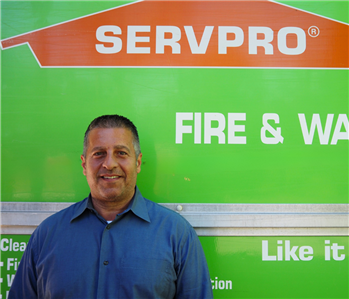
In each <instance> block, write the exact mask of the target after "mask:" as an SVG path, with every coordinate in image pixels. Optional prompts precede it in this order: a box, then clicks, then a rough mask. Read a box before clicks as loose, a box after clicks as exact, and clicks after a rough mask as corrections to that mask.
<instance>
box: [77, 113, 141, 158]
mask: <svg viewBox="0 0 349 299" xmlns="http://www.w3.org/2000/svg"><path fill="white" fill-rule="evenodd" d="M97 128H104V129H109V128H125V129H129V130H130V131H131V132H132V135H133V142H132V143H133V147H134V150H135V152H136V158H137V157H138V156H139V154H140V153H141V147H140V144H139V136H138V132H137V128H136V126H135V125H134V124H133V122H132V121H130V120H129V119H128V118H126V117H124V116H121V115H118V114H111V115H102V116H99V117H97V118H95V119H94V120H93V121H92V122H91V123H90V124H89V126H88V127H87V130H86V132H85V136H84V150H83V153H82V154H83V156H84V157H86V151H87V147H88V135H89V133H90V131H91V130H93V129H97Z"/></svg>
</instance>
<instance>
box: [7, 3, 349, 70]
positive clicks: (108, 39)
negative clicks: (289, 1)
mask: <svg viewBox="0 0 349 299" xmlns="http://www.w3.org/2000/svg"><path fill="white" fill-rule="evenodd" d="M348 28H349V27H348V24H345V23H342V22H339V21H335V20H331V19H328V18H325V17H321V16H318V15H314V14H311V13H308V12H305V11H301V10H298V9H295V8H292V7H288V6H285V5H282V4H279V3H275V2H271V1H140V2H136V3H133V4H129V5H125V6H122V7H117V8H114V9H110V10H107V11H102V12H99V13H95V14H92V15H88V16H85V17H82V18H78V19H74V20H71V21H67V22H63V23H60V24H57V25H53V26H49V27H46V28H42V29H39V30H36V31H32V32H29V33H26V34H22V35H18V36H15V37H12V38H7V39H4V40H2V41H1V46H2V48H3V49H7V48H10V47H14V46H18V45H21V44H25V43H26V44H28V45H29V47H30V48H31V50H32V52H33V54H34V55H35V57H36V59H37V61H38V63H39V64H40V66H41V67H152V66H153V67H271V68H348V33H349V31H348Z"/></svg>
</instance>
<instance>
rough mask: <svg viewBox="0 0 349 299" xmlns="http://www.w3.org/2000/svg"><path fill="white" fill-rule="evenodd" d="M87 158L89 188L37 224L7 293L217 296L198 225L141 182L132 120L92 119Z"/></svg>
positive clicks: (13, 298) (17, 298)
mask: <svg viewBox="0 0 349 299" xmlns="http://www.w3.org/2000/svg"><path fill="white" fill-rule="evenodd" d="M81 160H82V167H83V173H84V175H85V176H86V179H87V182H88V185H89V187H90V191H91V193H90V195H89V196H88V197H87V198H85V199H84V200H83V201H80V202H78V203H76V204H74V205H72V206H70V207H69V208H67V209H65V210H62V211H60V212H58V213H56V214H55V215H53V216H51V217H49V218H47V219H46V220H44V221H43V222H42V223H41V224H40V226H39V227H38V228H37V229H36V230H35V232H34V233H33V235H32V236H31V238H30V241H29V243H28V246H27V249H26V252H25V253H24V255H23V258H22V260H21V263H20V266H19V268H18V271H17V273H16V275H15V278H14V281H13V283H12V286H11V289H10V292H9V297H8V298H9V299H23V298H26V299H30V298H44V299H62V298H65V299H69V298H71V299H90V298H91V299H92V298H98V299H108V298H110V299H116V298H121V299H126V298H145V299H150V298H156V299H158V298H160V299H161V298H192V299H206V298H208V299H209V298H212V287H211V281H210V277H209V273H208V269H207V264H206V260H205V257H204V253H203V250H202V247H201V245H200V242H199V239H198V237H197V235H196V234H195V231H194V229H193V228H192V227H191V226H190V224H189V223H188V222H187V221H186V220H185V219H184V218H182V217H181V216H180V215H179V214H177V213H176V212H173V211H171V210H168V209H166V208H164V207H162V206H160V205H158V204H156V203H154V202H152V201H150V200H147V199H146V198H144V197H143V196H142V195H141V193H140V191H139V189H138V188H137V186H136V181H137V175H138V173H139V172H140V171H141V161H142V154H141V150H140V145H139V138H138V133H137V129H136V127H135V126H134V125H133V123H132V122H131V121H130V120H128V119H127V118H125V117H123V116H119V115H104V116H100V117H98V118H96V119H94V120H93V121H92V122H91V124H90V125H89V127H88V129H87V131H86V133H85V138H84V150H83V154H82V155H81Z"/></svg>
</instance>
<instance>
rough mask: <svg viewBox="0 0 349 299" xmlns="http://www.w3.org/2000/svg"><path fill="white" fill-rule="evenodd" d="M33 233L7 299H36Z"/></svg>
mask: <svg viewBox="0 0 349 299" xmlns="http://www.w3.org/2000/svg"><path fill="white" fill-rule="evenodd" d="M34 239H35V233H34V234H33V235H32V236H31V238H30V240H29V242H28V245H27V247H26V250H25V252H24V254H23V257H22V259H21V261H20V263H19V266H18V270H17V272H16V274H15V277H14V279H13V282H12V285H11V288H10V291H9V294H8V297H7V298H8V299H23V298H25V299H37V298H38V296H37V283H36V282H37V273H36V266H35V260H36V254H35V247H36V246H35V240H34Z"/></svg>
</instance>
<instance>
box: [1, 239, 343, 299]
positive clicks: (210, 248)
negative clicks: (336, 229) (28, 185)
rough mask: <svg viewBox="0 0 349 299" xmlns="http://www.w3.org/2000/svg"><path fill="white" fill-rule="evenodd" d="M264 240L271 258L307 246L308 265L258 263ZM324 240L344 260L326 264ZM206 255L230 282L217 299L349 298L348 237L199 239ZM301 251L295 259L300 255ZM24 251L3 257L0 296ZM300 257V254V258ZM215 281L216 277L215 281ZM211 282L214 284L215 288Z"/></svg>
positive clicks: (212, 272)
mask: <svg viewBox="0 0 349 299" xmlns="http://www.w3.org/2000/svg"><path fill="white" fill-rule="evenodd" d="M2 238H7V239H10V238H12V239H13V242H27V241H28V240H29V236H25V235H5V236H2ZM262 240H268V241H269V252H268V253H269V255H276V247H277V241H278V240H282V241H283V244H285V242H284V241H285V240H289V241H290V244H291V247H292V246H299V247H300V246H311V247H312V248H313V251H314V254H313V259H312V260H310V261H301V260H299V261H294V260H292V259H291V260H290V261H262ZM325 240H330V242H331V244H333V243H337V244H338V245H339V246H344V248H345V249H344V250H340V251H339V255H340V254H345V259H344V260H343V261H335V260H333V259H332V260H330V261H325V256H324V248H325ZM200 241H201V244H202V246H203V248H204V251H205V253H206V258H207V263H208V266H209V269H210V276H211V280H213V281H216V280H217V281H220V280H223V281H227V280H228V281H232V289H231V290H230V289H227V290H226V289H218V290H216V289H214V290H213V294H214V297H215V298H297V299H301V298H318V299H320V298H328V299H330V298H343V299H346V298H348V296H349V293H348V281H349V277H348V273H349V272H348V271H349V264H348V254H349V250H348V248H349V243H348V242H349V239H348V237H200ZM299 247H298V249H297V251H296V254H297V255H298V254H299ZM21 256H22V252H10V251H2V252H1V262H3V263H4V266H3V267H1V268H0V269H1V276H0V277H1V278H3V283H1V294H2V295H3V298H6V297H5V294H6V291H8V290H9V287H7V275H12V274H14V273H15V271H14V270H13V268H11V270H7V259H8V258H17V259H18V261H19V260H20V258H21ZM298 256H299V255H298ZM216 277H217V278H216ZM214 285H215V283H213V286H214Z"/></svg>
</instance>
